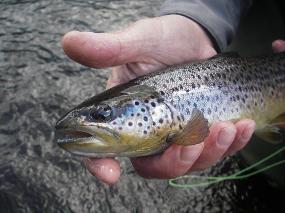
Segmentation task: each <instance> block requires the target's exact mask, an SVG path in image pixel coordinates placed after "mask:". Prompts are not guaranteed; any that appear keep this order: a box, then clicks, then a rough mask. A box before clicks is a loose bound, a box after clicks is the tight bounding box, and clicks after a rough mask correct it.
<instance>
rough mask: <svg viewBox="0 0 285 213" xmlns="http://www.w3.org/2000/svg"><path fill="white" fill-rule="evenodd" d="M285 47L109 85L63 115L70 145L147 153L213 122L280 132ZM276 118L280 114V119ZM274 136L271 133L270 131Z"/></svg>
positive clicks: (196, 136)
mask: <svg viewBox="0 0 285 213" xmlns="http://www.w3.org/2000/svg"><path fill="white" fill-rule="evenodd" d="M284 97H285V53H280V54H275V55H271V56H260V57H250V58H246V57H240V56H238V55H236V54H223V55H218V56H215V57H213V58H211V59H209V60H204V61H200V62H195V63H191V64H184V65H178V66H171V67H168V68H166V69H164V70H161V71H158V72H155V73H152V74H149V75H145V76H142V77H139V78H137V79H134V80H132V81H130V82H129V83H126V84H123V85H119V86H117V87H114V88H111V89H109V90H107V91H105V92H103V93H101V94H99V95H97V96H94V97H93V98H91V99H88V100H87V101H85V102H83V103H82V104H80V105H79V106H77V107H76V108H74V109H73V110H71V111H70V112H69V113H67V115H65V116H64V117H63V118H61V119H60V120H59V121H58V123H57V125H56V129H57V131H58V132H64V133H66V132H69V133H70V132H72V134H71V135H76V134H77V135H78V137H70V138H68V139H66V138H59V139H58V144H59V145H60V146H61V147H63V148H65V149H66V150H68V151H70V152H72V153H75V154H79V155H85V156H144V155H150V154H155V153H157V152H161V151H163V150H164V149H165V148H166V147H168V146H169V145H170V144H171V143H177V144H181V145H191V144H196V143H199V142H202V141H203V140H204V139H205V137H206V136H207V135H208V129H209V125H211V124H212V123H213V122H215V121H223V120H231V121H237V120H240V119H243V118H250V119H253V120H255V121H256V124H257V125H256V128H257V129H258V130H262V131H257V132H259V133H260V135H261V136H264V137H270V133H272V132H273V133H274V134H276V135H274V136H277V137H278V136H279V130H278V126H276V125H274V123H279V124H280V122H283V120H280V119H279V120H278V116H279V115H281V114H282V113H283V112H284V106H285V99H284ZM274 119H275V120H274ZM269 140H270V138H269Z"/></svg>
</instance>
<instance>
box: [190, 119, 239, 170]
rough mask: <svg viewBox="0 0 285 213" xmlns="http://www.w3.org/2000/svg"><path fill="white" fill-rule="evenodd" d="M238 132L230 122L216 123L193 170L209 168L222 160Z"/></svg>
mask: <svg viewBox="0 0 285 213" xmlns="http://www.w3.org/2000/svg"><path fill="white" fill-rule="evenodd" d="M236 132H237V130H236V127H235V126H234V124H233V123H231V122H229V121H225V122H217V123H214V124H213V125H212V126H211V128H210V135H209V136H208V137H207V138H206V140H205V141H204V144H205V147H204V149H203V152H202V153H201V155H200V156H199V158H198V159H197V161H196V162H195V164H194V165H193V167H192V168H191V170H200V169H205V168H208V167H210V166H212V165H213V164H215V163H216V162H217V161H218V160H219V159H221V158H222V157H223V155H224V153H225V152H226V151H227V150H228V149H229V147H230V146H231V145H232V143H233V141H234V139H235V135H236Z"/></svg>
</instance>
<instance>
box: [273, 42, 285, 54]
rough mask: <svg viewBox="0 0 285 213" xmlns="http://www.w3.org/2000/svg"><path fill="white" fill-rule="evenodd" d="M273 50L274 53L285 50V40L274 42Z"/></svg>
mask: <svg viewBox="0 0 285 213" xmlns="http://www.w3.org/2000/svg"><path fill="white" fill-rule="evenodd" d="M272 51H273V52H274V53H279V52H284V51H285V41H284V40H280V39H279V40H276V41H274V42H273V43H272Z"/></svg>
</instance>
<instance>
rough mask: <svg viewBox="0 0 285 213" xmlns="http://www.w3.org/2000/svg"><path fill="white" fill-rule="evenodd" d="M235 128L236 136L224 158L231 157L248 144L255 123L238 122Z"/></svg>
mask: <svg viewBox="0 0 285 213" xmlns="http://www.w3.org/2000/svg"><path fill="white" fill-rule="evenodd" d="M235 126H236V129H237V134H236V136H235V139H234V142H233V144H232V145H231V146H230V148H229V149H228V151H227V152H226V153H225V154H224V156H227V155H232V154H234V153H235V152H237V151H239V150H241V149H242V148H243V147H244V146H245V145H246V144H247V143H248V142H249V140H250V138H251V136H252V134H253V132H254V130H255V122H254V121H253V120H249V119H245V120H241V121H238V122H237V123H236V124H235Z"/></svg>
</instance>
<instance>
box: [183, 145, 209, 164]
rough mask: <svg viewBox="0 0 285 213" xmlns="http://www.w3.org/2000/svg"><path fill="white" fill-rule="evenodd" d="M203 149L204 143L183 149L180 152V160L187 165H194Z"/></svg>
mask: <svg viewBox="0 0 285 213" xmlns="http://www.w3.org/2000/svg"><path fill="white" fill-rule="evenodd" d="M203 148H204V143H199V144H195V145H192V146H185V147H182V148H181V152H180V160H181V161H185V162H187V163H194V162H195V161H196V160H197V158H198V157H199V156H200V154H201V152H202V150H203Z"/></svg>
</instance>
